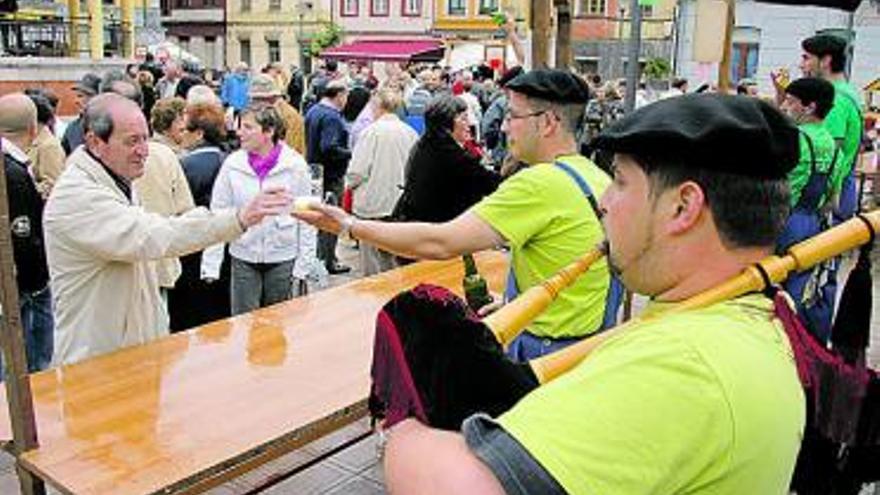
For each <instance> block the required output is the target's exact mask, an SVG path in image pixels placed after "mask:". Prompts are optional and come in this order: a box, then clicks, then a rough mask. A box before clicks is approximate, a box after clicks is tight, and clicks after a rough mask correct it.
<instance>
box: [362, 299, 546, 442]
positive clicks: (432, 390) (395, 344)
mask: <svg viewBox="0 0 880 495" xmlns="http://www.w3.org/2000/svg"><path fill="white" fill-rule="evenodd" d="M371 376H372V379H373V384H372V387H371V390H370V398H369V408H370V413H371V415H372V416H373V418H374V419H382V420H383V426H384V427H386V428H388V427H391V426H393V425H394V424H396V423H397V422H399V421H402V420H404V419H406V418H408V417H415V418H418V419H419V420H421V421H422V422H423V423H425V424H428V425H430V426H433V427H435V428H442V429H447V430H457V429H458V428H459V427H460V426H461V422H462V421H463V420H464V419H465V418H467V417H468V416H470V415H471V414H473V413H476V412H485V413H488V414H490V415H493V416H495V415H498V414H501V413H502V412H504V411H506V410H508V409H510V408H511V407H512V406H513V405H514V404H516V402H517V401H518V400H519V399H520V398H521V397H523V396H524V395H526V394H527V393H529V391H531V390H532V389H534V388H536V387H537V386H538V380H537V378H536V377H535V374H534V373H533V372H532V369H531V367H529V365H528V363H514V362H513V361H511V360H510V359H509V358H507V357H506V356H505V354H504V350H503V349H502V347H501V345H500V344H499V343H498V341H497V340H496V339H495V336H494V335H493V334H492V332H491V331H490V330H489V328H488V327H486V325H485V324H484V323H483V322H481V321H480V320H479V318H478V317H477V315H476V314H475V313H474V312H473V311H472V310H471V309H470V308H469V307H468V306H467V304H466V303H465V302H464V301H463V300H462V299H461V298H459V297H458V296H456V295H455V294H453V293H452V292H450V291H449V290H447V289H445V288H443V287H438V286H434V285H426V284H422V285H419V286H417V287H415V288H414V289H412V290H409V291H405V292H402V293H400V294H398V295H397V296H395V297H394V298H393V299H391V300H390V301H389V302H388V303H387V304H385V306H383V308H382V310H381V311H380V312H379V315H378V316H377V319H376V336H375V341H374V344H373V364H372V370H371Z"/></svg>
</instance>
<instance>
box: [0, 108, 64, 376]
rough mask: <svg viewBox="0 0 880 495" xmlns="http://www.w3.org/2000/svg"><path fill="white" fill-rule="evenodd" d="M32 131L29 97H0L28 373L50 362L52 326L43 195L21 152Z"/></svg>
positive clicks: (0, 134)
mask: <svg viewBox="0 0 880 495" xmlns="http://www.w3.org/2000/svg"><path fill="white" fill-rule="evenodd" d="M36 136H37V107H36V106H35V105H34V103H33V102H32V101H31V99H30V98H29V97H27V96H25V95H24V94H21V93H12V94H8V95H6V96H3V97H0V138H2V143H0V144H2V147H3V163H4V167H3V168H4V170H5V172H6V198H7V201H8V203H9V219H10V230H11V231H12V251H13V252H12V254H13V258H14V260H15V274H16V281H17V282H18V298H19V306H20V308H21V324H22V327H23V328H24V336H25V350H26V354H27V361H28V371H31V372H33V371H39V370H42V369H46V368H47V367H48V366H49V363H50V362H51V361H52V350H53V340H52V333H53V332H54V327H55V323H54V320H53V318H52V295H51V293H50V291H49V269H48V267H47V264H46V250H45V248H44V246H43V199H42V198H41V197H40V194H39V193H38V192H37V186H36V184H35V183H34V180H33V179H32V178H31V175H30V173H29V172H28V164H29V161H30V160H29V159H28V155H27V153H25V150H27V149H28V148H29V147H30V145H31V143H33V141H34V139H35V138H36ZM0 373H2V371H0Z"/></svg>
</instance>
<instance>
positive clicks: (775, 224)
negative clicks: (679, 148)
mask: <svg viewBox="0 0 880 495" xmlns="http://www.w3.org/2000/svg"><path fill="white" fill-rule="evenodd" d="M633 158H634V159H635V162H636V163H637V164H638V165H639V167H640V168H641V169H642V171H643V172H644V173H645V175H647V176H648V181H649V183H650V187H651V195H652V197H654V198H657V197H659V196H660V194H661V193H663V192H664V191H666V190H668V189H669V188H671V187H675V186H678V185H680V184H682V183H684V182H687V181H693V182H695V183H696V184H698V185H699V186H700V188H701V189H702V190H703V193H704V194H705V197H706V202H707V203H708V206H709V211H711V212H712V218H713V220H714V221H715V225H716V226H717V228H718V233H719V234H720V236H721V241H722V242H723V243H724V245H725V246H727V247H728V248H745V247H772V246H773V245H774V244H775V243H776V239H777V238H778V237H779V235H780V234H781V233H782V230H783V228H784V227H785V222H786V220H787V219H788V214H789V188H788V181H787V180H786V179H785V178H782V179H757V178H754V177H746V176H744V175H737V174H730V173H726V172H717V171H713V170H707V169H704V168H700V167H694V166H692V165H686V164H682V163H674V162H672V161H670V160H666V159H653V158H649V157H638V156H634V157H633Z"/></svg>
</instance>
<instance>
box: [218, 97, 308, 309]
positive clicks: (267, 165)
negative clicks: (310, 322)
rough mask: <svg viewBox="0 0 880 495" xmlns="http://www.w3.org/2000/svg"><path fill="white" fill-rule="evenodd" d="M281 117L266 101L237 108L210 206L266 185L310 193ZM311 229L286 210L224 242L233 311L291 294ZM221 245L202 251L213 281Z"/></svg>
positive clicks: (301, 276) (241, 198)
mask: <svg viewBox="0 0 880 495" xmlns="http://www.w3.org/2000/svg"><path fill="white" fill-rule="evenodd" d="M284 132H285V127H284V120H283V119H282V118H281V115H280V114H279V113H278V111H277V110H275V109H274V108H273V107H271V106H259V107H251V108H247V109H246V110H244V111H243V112H242V113H241V125H240V127H239V130H238V136H239V138H240V140H241V149H240V150H238V151H236V152H234V153H232V154H230V155H229V156H228V157H227V158H226V160H225V161H224V162H223V166H222V167H221V168H220V172H219V174H218V175H217V180H216V181H215V182H214V190H213V191H212V194H211V208H212V209H214V208H229V207H240V206H241V205H244V204H247V202H248V201H250V200H251V199H252V198H253V197H254V196H256V195H257V193H258V192H259V191H261V190H262V189H264V188H265V187H267V186H283V187H286V188H287V189H288V191H290V193H291V194H292V195H293V196H309V195H310V194H311V182H310V176H309V171H308V165H307V164H306V161H305V160H304V159H303V157H302V155H300V154H299V153H297V152H296V151H294V150H293V149H291V148H290V147H289V146H287V145H286V144H285V143H284ZM316 238H317V236H316V231H315V228H314V227H312V226H310V225H308V224H305V223H303V222H300V221H299V220H296V219H295V218H293V217H292V216H290V215H289V214H287V215H278V216H274V217H267V218H264V219H263V221H262V223H260V224H258V225H256V226H254V227H251V228H250V229H248V231H247V232H246V233H245V234H244V235H242V236H241V237H240V238H238V240H236V241H234V242H232V243H231V244H230V245H229V254H230V255H231V257H232V263H231V264H232V276H231V279H232V280H231V296H232V297H231V306H232V314H233V315H237V314H241V313H246V312H248V311H253V310H255V309H257V308H261V307H265V306H268V305H271V304H275V303H278V302H281V301H285V300H287V299H290V298H291V297H293V295H294V290H295V288H296V281H297V280H305V279H306V276H307V275H308V273H309V267H310V266H312V265H313V263H314V259H315V243H316ZM222 261H223V245H216V246H212V247H211V248H209V249H207V250H205V252H204V254H203V256H202V279H204V280H216V279H217V278H218V277H219V274H220V264H221V262H222Z"/></svg>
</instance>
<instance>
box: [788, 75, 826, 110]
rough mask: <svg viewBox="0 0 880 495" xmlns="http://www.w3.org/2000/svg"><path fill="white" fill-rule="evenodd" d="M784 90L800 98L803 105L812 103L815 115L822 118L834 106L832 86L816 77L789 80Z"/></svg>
mask: <svg viewBox="0 0 880 495" xmlns="http://www.w3.org/2000/svg"><path fill="white" fill-rule="evenodd" d="M785 92H786V93H788V94H790V95H792V96H794V97H795V98H797V99H799V100H801V103H802V104H803V105H809V104H810V103H814V104H815V105H816V111H815V116H816V117H818V118H820V119H824V118H825V116H826V115H828V112H830V111H831V107H832V106H834V86H833V85H832V84H831V83H830V82H828V81H826V80H825V79H822V78H818V77H802V78H800V79H796V80H794V81H792V82H791V84H789V85H788V86H787V87H786V88H785Z"/></svg>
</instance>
